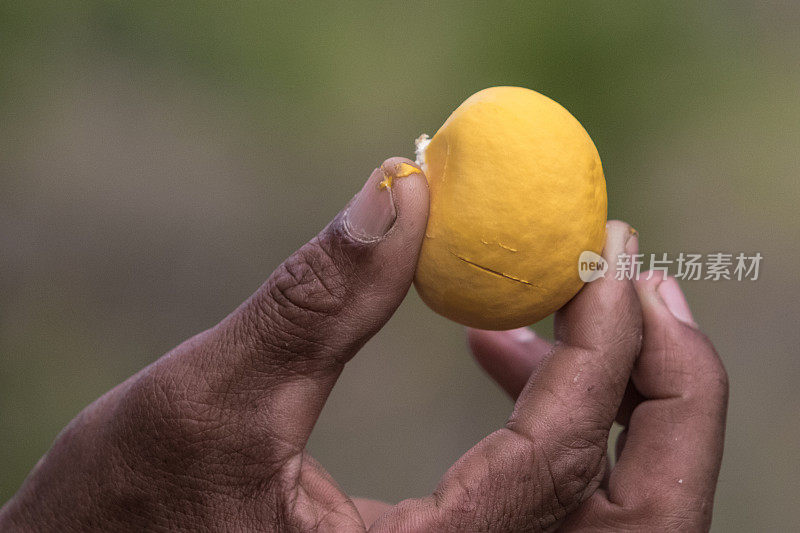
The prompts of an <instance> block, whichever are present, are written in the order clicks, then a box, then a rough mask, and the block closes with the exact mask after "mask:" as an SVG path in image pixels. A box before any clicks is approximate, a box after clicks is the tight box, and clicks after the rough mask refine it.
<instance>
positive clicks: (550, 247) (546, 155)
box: [387, 87, 607, 329]
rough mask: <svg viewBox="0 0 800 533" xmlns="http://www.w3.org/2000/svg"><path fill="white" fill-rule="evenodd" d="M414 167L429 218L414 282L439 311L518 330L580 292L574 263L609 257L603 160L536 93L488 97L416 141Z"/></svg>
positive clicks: (510, 90)
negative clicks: (424, 186) (588, 254)
mask: <svg viewBox="0 0 800 533" xmlns="http://www.w3.org/2000/svg"><path fill="white" fill-rule="evenodd" d="M417 163H418V164H420V165H421V167H422V169H423V170H424V171H425V175H426V177H427V179H428V186H429V191H430V213H429V216H428V226H427V228H426V237H427V238H426V239H424V240H423V244H422V249H421V252H420V259H419V263H418V265H417V272H416V276H415V279H414V283H415V285H416V288H417V291H418V292H419V294H420V296H421V297H422V299H423V301H425V303H427V304H428V305H429V306H430V307H431V308H432V309H434V310H435V311H436V312H438V313H440V314H442V315H444V316H446V317H448V318H450V319H452V320H455V321H457V322H460V323H462V324H466V325H469V326H473V327H478V328H482V329H510V328H515V327H519V326H524V325H528V324H532V323H534V322H536V321H538V320H540V319H541V318H544V317H545V316H547V315H549V314H550V313H552V312H553V311H555V310H556V309H558V308H559V307H561V306H562V305H564V304H565V303H566V302H567V301H568V300H569V299H570V298H572V297H573V296H574V295H575V293H577V292H578V290H579V289H580V288H581V286H582V285H583V283H582V282H581V280H580V278H579V276H578V257H579V256H580V254H581V252H583V251H585V250H591V251H593V252H596V253H600V252H601V251H602V248H603V242H604V239H605V221H606V202H607V200H606V189H605V178H604V177H603V170H602V165H601V163H600V157H599V155H598V154H597V149H596V148H595V146H594V144H593V143H592V140H591V138H590V137H589V135H588V134H587V133H586V131H585V130H584V129H583V127H582V126H581V125H580V123H579V122H578V121H577V120H576V119H575V118H574V117H573V116H572V115H570V114H569V112H568V111H567V110H566V109H564V108H563V107H561V106H560V105H558V104H557V103H556V102H554V101H553V100H550V99H549V98H547V97H545V96H542V95H541V94H539V93H536V92H534V91H531V90H529V89H523V88H519V87H493V88H490V89H485V90H483V91H480V92H478V93H476V94H474V95H472V96H471V97H469V98H468V99H467V100H466V101H465V102H464V103H462V104H461V105H460V106H459V107H458V109H456V110H455V111H454V112H453V113H452V114H451V115H450V117H449V118H448V119H447V121H445V123H444V124H443V125H442V127H441V128H439V131H438V132H436V135H434V136H433V137H432V138H428V137H427V136H421V137H420V138H419V139H417ZM408 166H410V165H408ZM412 168H413V167H412ZM414 170H416V169H414ZM387 186H391V178H389V179H388V183H387Z"/></svg>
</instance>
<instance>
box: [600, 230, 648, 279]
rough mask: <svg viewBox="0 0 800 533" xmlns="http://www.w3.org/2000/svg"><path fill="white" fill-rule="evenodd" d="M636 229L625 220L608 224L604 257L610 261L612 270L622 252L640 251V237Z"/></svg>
mask: <svg viewBox="0 0 800 533" xmlns="http://www.w3.org/2000/svg"><path fill="white" fill-rule="evenodd" d="M638 235H639V234H638V233H636V230H634V229H633V228H631V227H630V226H628V225H627V224H625V223H624V222H618V221H611V222H609V223H607V224H606V246H605V248H604V249H603V257H604V258H605V260H606V261H608V265H609V267H610V269H611V271H612V272H614V271H615V269H616V265H617V263H618V262H619V260H620V255H622V254H628V255H632V254H636V253H638V251H639V238H638Z"/></svg>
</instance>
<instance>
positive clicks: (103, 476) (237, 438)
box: [0, 159, 725, 531]
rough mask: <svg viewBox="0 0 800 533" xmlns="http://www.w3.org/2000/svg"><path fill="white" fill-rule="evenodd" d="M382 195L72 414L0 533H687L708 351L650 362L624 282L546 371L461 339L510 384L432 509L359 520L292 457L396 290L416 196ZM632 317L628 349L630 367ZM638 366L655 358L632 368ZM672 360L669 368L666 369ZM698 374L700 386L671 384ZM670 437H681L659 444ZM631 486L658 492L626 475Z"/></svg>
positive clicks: (616, 239)
mask: <svg viewBox="0 0 800 533" xmlns="http://www.w3.org/2000/svg"><path fill="white" fill-rule="evenodd" d="M399 161H400V160H398V159H395V160H389V161H387V162H386V163H385V164H384V165H383V166H384V168H387V169H389V170H391V169H392V168H394V165H395V164H396V163H397V162H399ZM382 177H383V176H382V173H381V172H378V171H376V172H375V173H373V175H372V176H371V177H370V179H369V180H368V182H367V184H366V185H365V187H364V189H362V191H361V193H360V194H359V195H358V196H357V197H356V199H355V200H354V201H353V202H352V203H351V205H350V207H349V208H347V209H345V211H344V212H343V213H341V214H340V215H339V216H337V217H336V218H335V219H334V221H333V222H332V223H331V224H330V225H329V226H328V227H327V228H326V229H325V230H323V232H322V233H321V234H320V235H319V236H318V237H316V238H315V239H313V240H312V241H311V242H310V243H309V244H307V245H306V246H304V247H303V248H301V249H300V250H299V251H298V252H297V253H295V254H294V255H293V256H292V257H291V258H289V259H288V260H287V261H286V262H285V263H284V264H283V265H281V267H279V268H278V269H277V270H276V271H275V272H274V273H273V274H272V276H270V278H269V280H268V281H267V282H266V283H265V284H264V285H263V286H262V287H261V288H260V289H259V290H258V291H257V292H256V293H255V294H254V295H253V296H252V297H251V298H250V299H249V300H248V301H247V302H245V303H244V304H243V305H242V306H241V307H240V308H239V309H237V310H236V311H235V312H234V313H232V314H231V315H230V316H229V317H227V318H226V319H225V320H223V321H222V322H221V323H220V324H219V325H217V326H215V327H214V328H212V329H211V330H208V331H206V332H204V333H202V334H200V335H198V336H196V337H194V338H193V339H190V340H189V341H187V342H185V343H184V344H182V345H180V346H179V347H177V348H176V349H175V350H173V351H172V352H170V353H168V354H167V355H165V356H164V357H162V358H161V359H159V360H158V361H156V362H155V363H154V364H153V365H151V366H149V367H148V368H146V369H144V370H143V371H141V372H140V373H139V374H137V375H135V376H134V377H132V378H131V379H129V380H128V381H126V382H125V383H123V384H121V385H120V386H118V387H117V388H115V389H113V390H112V391H110V392H109V393H108V394H106V395H105V396H103V397H102V398H100V399H99V400H98V401H97V402H95V403H94V404H92V405H91V406H89V407H88V408H87V409H86V410H85V411H83V412H82V413H81V414H80V415H79V416H78V417H77V418H76V419H75V420H74V421H73V422H72V423H71V424H70V425H69V426H68V427H67V428H66V429H65V430H64V432H62V434H61V435H60V437H59V438H58V440H57V441H56V443H55V444H54V446H53V448H52V449H51V450H50V452H48V454H47V455H46V456H45V457H44V458H43V459H42V460H41V461H40V463H39V464H38V465H37V467H36V468H35V469H34V471H33V472H32V473H31V475H30V476H29V478H28V479H27V480H26V482H25V484H24V485H23V487H22V488H21V489H20V491H19V493H18V494H17V495H16V496H15V497H14V498H13V499H12V500H11V501H10V502H9V503H8V504H7V505H6V506H5V507H4V508H3V509H2V510H1V511H0V529H3V530H6V529H14V528H15V527H16V528H17V529H35V530H81V531H87V530H93V529H101V530H141V529H145V528H149V529H155V530H180V529H186V530H198V529H200V530H208V529H211V530H218V529H224V530H229V529H236V530H247V529H253V530H265V529H266V530H274V529H278V530H302V531H305V530H312V529H320V530H335V531H363V530H364V529H365V527H366V526H367V525H368V524H369V523H370V522H372V518H373V517H372V516H367V515H368V514H369V513H375V512H376V511H378V512H379V513H380V514H381V516H380V517H379V518H378V520H377V522H376V523H375V524H373V526H372V527H373V528H374V529H375V530H389V531H399V530H403V531H406V530H418V531H431V530H537V529H548V528H552V527H553V526H555V525H557V524H559V523H561V524H565V525H579V526H580V525H597V524H599V525H608V526H609V527H611V528H614V527H615V524H625V525H630V524H636V523H637V522H635V519H637V517H638V520H639V522H638V523H642V524H651V523H652V524H657V522H655V520H662V519H664V520H673V521H674V520H676V516H679V517H684V516H685V517H687V518H686V520H687V522H685V523H690V522H688V520H690V519H693V517H695V515H694V514H691V512H693V510H694V508H689V507H686V506H682V505H683V504H684V503H685V502H689V501H691V502H695V498H698V497H699V496H698V495H702V496H703V497H705V498H706V499H705V500H704V499H700V500H698V501H700V502H701V503H702V502H708V505H706V506H701V507H702V508H701V510H700V512H699V513H698V514H697V516H698V517H700V518H703V517H707V515H708V513H709V511H710V494H712V493H713V483H714V478H715V476H716V469H717V468H718V462H719V452H720V447H721V440H720V438H721V428H722V425H723V421H722V419H723V417H724V406H722V405H721V404H722V403H724V402H722V400H724V390H725V387H724V380H722V378H723V377H724V373H720V372H721V370H720V369H721V366H719V363H718V361H717V360H716V359H715V358H712V357H711V355H709V354H713V352H711V351H710V348H707V351H704V352H702V353H693V354H689V352H683V351H680V350H676V349H675V348H676V347H681V346H684V344H675V345H673V344H672V341H670V342H668V343H667V344H665V345H656V344H652V346H651V343H654V342H655V341H649V340H648V339H659V340H663V339H667V340H669V337H668V336H667V335H666V333H664V332H663V331H661V330H660V329H658V328H656V329H652V328H654V327H655V326H653V325H652V324H653V323H654V322H653V320H655V324H656V325H660V326H659V327H662V328H663V327H665V326H664V324H668V325H669V324H672V322H668V320H674V319H673V318H670V317H671V316H672V315H669V314H668V312H667V313H665V312H663V311H658V309H662V308H663V306H662V308H659V307H657V306H658V305H661V304H660V300H657V299H656V298H655V297H653V298H651V300H648V299H646V298H644V297H642V298H641V301H642V302H643V303H642V304H641V307H640V303H639V302H640V298H638V297H637V295H636V293H635V291H634V289H633V285H632V283H631V282H627V281H616V280H614V279H611V278H608V279H604V280H601V281H597V282H593V283H592V284H590V285H589V286H587V287H586V288H585V289H584V290H583V291H581V293H580V294H579V295H578V296H577V297H576V298H575V299H573V301H572V302H570V304H568V305H567V306H566V307H565V309H564V310H562V311H561V312H560V313H559V317H558V320H557V328H556V331H557V339H558V343H557V344H556V347H555V348H553V349H552V350H550V353H549V355H547V356H546V357H544V356H543V350H536V349H535V347H536V346H539V348H543V346H542V344H541V343H540V342H538V341H537V342H534V343H530V348H531V349H529V350H522V349H520V347H519V346H517V349H513V350H512V349H510V348H508V349H501V348H503V346H506V347H508V346H510V345H509V344H508V341H509V338H508V337H504V335H505V336H507V335H511V334H508V333H484V332H475V333H473V344H474V343H475V341H476V339H477V340H478V341H480V340H481V339H483V341H485V342H484V348H485V349H484V351H483V352H481V350H480V349H478V350H476V355H478V356H479V358H481V360H482V361H484V362H486V363H487V366H490V368H491V365H494V367H493V368H494V371H493V373H494V375H496V376H497V377H498V378H499V379H501V382H502V383H503V384H504V385H505V386H506V387H507V388H509V390H511V391H512V392H514V393H518V392H520V391H519V388H521V387H520V383H521V382H523V381H527V382H528V384H527V386H525V389H524V390H523V391H522V392H521V393H520V394H519V399H518V401H517V405H516V408H515V410H514V414H513V415H512V417H511V419H510V420H509V422H508V424H507V426H506V427H505V428H503V429H500V430H498V431H497V432H495V433H493V434H492V435H490V436H489V437H487V438H486V439H484V440H483V441H481V442H480V443H479V444H478V445H477V446H476V447H474V448H473V449H472V450H471V451H470V452H468V453H467V454H466V455H465V456H464V457H463V458H462V459H461V460H460V461H459V462H458V463H456V465H454V466H453V467H452V468H451V469H450V471H449V472H448V473H447V475H446V476H445V477H444V479H443V480H442V483H441V485H440V486H439V488H438V489H437V490H436V491H435V493H434V494H433V495H431V496H429V497H427V498H422V499H419V500H408V501H405V502H402V503H401V504H399V505H398V506H396V507H392V508H388V509H385V508H380V507H379V505H380V504H371V505H370V504H367V503H364V502H359V504H358V505H359V508H360V509H361V510H362V513H359V510H358V509H357V507H356V505H355V504H354V503H353V501H351V500H350V499H349V498H348V497H347V496H346V495H344V494H343V493H342V492H341V491H340V490H339V489H338V487H337V486H336V484H335V483H334V482H333V480H332V479H330V477H329V476H328V475H327V474H326V473H325V471H324V470H323V469H322V468H321V467H320V466H319V465H318V464H316V463H315V462H314V461H313V459H311V458H310V457H309V456H308V455H307V454H306V452H305V451H304V446H305V443H306V441H307V439H308V436H309V434H310V432H311V429H312V427H313V424H314V422H315V420H316V418H317V416H318V414H319V412H320V410H321V409H322V406H323V404H324V402H325V399H326V398H327V396H328V394H329V392H330V390H331V388H332V387H333V384H334V383H335V381H336V378H337V377H338V375H339V373H340V372H341V370H342V367H343V365H344V363H345V362H346V361H347V360H349V359H350V358H351V357H352V356H353V355H354V353H355V352H356V351H357V350H358V349H359V348H360V347H361V345H363V343H364V342H366V340H367V339H368V338H369V337H370V336H371V335H373V334H374V333H375V332H376V331H377V330H378V329H379V328H380V327H381V326H382V325H383V324H384V323H385V322H386V320H388V318H389V316H390V315H391V314H392V312H393V311H394V309H395V308H396V307H397V305H399V303H400V301H401V300H402V298H403V296H404V295H405V293H406V291H407V290H408V287H409V285H410V282H411V279H412V277H413V270H414V266H415V264H416V259H417V254H418V250H419V244H420V242H421V240H422V234H423V232H424V227H425V219H426V214H427V188H426V186H425V180H424V177H423V176H422V175H421V174H418V175H413V176H410V177H408V178H403V179H399V180H396V181H395V183H394V185H393V188H392V189H391V190H390V191H387V190H385V189H384V190H380V189H378V187H377V184H378V182H379V181H381V179H382ZM629 235H630V234H629V233H628V232H627V226H624V225H622V224H619V223H612V224H611V225H610V227H609V240H608V244H607V246H606V251H605V252H604V254H605V255H606V257H607V259H609V260H611V258H613V257H615V256H616V255H617V254H618V253H619V252H621V251H622V250H623V249H624V247H625V242H626V239H627V237H628V236H629ZM629 242H630V241H629ZM611 262H612V265H613V260H612V261H611ZM645 290H646V287H643V288H641V289H640V291H639V294H640V295H643V294H648V293H646V292H643V291H645ZM648 306H649V307H648ZM642 310H644V317H645V320H644V324H645V332H646V333H647V335H646V337H645V343H644V344H645V350H644V352H643V354H642V356H641V358H640V360H639V362H638V363H636V366H635V368H634V361H635V360H636V356H637V355H638V353H639V349H640V341H641V334H642V316H643V313H642ZM652 317H655V318H652ZM665 320H667V322H665ZM672 326H674V324H672ZM672 326H670V327H672ZM686 327H687V328H689V326H686ZM651 330H652V331H653V333H652V334H650V333H648V332H649V331H651ZM664 331H673V330H672V329H666V330H664ZM693 331H694V330H693ZM683 334H684V335H686V333H685V332H684V333H683ZM699 335H700V334H699V333H697V337H698V338H700V337H699ZM678 341H681V342H683V341H682V340H681V339H678V340H676V341H675V342H676V343H678ZM476 346H477V344H476ZM686 346H687V347H689V348H692V349H694V345H686ZM703 346H706V347H707V345H703ZM667 348H669V350H667ZM548 349H549V348H548ZM492 350H494V352H492ZM490 352H492V353H493V355H492V354H490ZM523 352H524V354H525V355H523ZM481 354H483V355H481ZM645 354H655V355H650V356H649V357H650V360H651V362H649V363H648V362H646V361H647V358H646V356H645ZM687 357H689V358H688V359H687ZM673 361H677V370H675V369H673V371H669V368H670V367H669V366H668V365H667V363H670V362H673ZM712 362H714V364H715V365H716V366H714V365H712V364H711V363H712ZM537 363H538V364H537ZM698 363H700V364H701V369H702V371H703V373H702V374H698V375H693V374H686V373H685V369H686V368H688V366H684V365H693V366H692V367H691V368H692V369H694V368H695V366H696V365H697V364H698ZM533 367H537V370H536V372H535V375H534V376H533V377H531V378H530V379H527V374H529V373H530V372H531V370H532V368H533ZM662 367H663V368H667V369H668V371H667V372H664V370H663V368H662ZM654 369H655V370H654ZM632 371H633V374H631V372H632ZM653 373H656V374H658V376H656V378H653V376H651V374H653ZM661 374H665V375H661ZM503 376H505V377H503ZM712 377H713V379H712ZM506 378H508V379H506ZM695 378H696V379H695ZM629 379H632V381H633V384H634V386H635V388H636V389H638V391H639V392H640V393H641V394H642V395H643V396H644V397H645V398H648V399H646V400H644V401H641V403H639V404H638V405H637V406H636V407H635V408H634V409H633V410H632V412H633V414H632V415H631V420H630V430H629V433H630V436H629V437H628V439H627V445H626V448H625V451H624V453H623V455H622V457H621V458H620V461H619V463H618V464H617V466H616V468H615V469H614V471H612V474H611V477H610V478H609V479H608V481H607V482H603V474H604V471H605V469H606V466H605V447H606V441H607V436H608V429H609V427H610V425H611V422H612V421H613V419H614V417H615V416H616V415H617V409H618V407H619V406H620V403H621V402H622V398H623V395H624V393H625V389H626V384H627V383H628V381H629ZM709 383H710V384H711V385H713V386H711V387H710V388H709V386H708V384H709ZM701 385H702V386H701ZM631 390H633V389H631ZM698 391H699V392H698ZM714 391H716V393H715V392H714ZM698 394H699V395H702V396H704V397H705V398H707V401H708V403H703V402H702V401H701V402H699V403H698ZM629 396H631V398H629V399H628V400H627V402H628V403H631V405H632V402H634V401H635V400H634V399H633V398H632V395H630V394H629ZM706 405H708V406H712V407H714V406H716V407H714V408H707V407H706ZM700 408H702V409H701V410H700V411H698V409H700ZM653 412H655V414H653ZM637 413H643V414H642V415H639V414H637ZM687 413H690V414H692V415H694V416H693V417H688V416H686V415H687ZM697 413H701V414H702V416H698V415H697ZM620 416H624V410H623V411H621V415H620ZM681 417H684V418H681ZM642 418H643V419H644V420H641V421H640V419H642ZM698 418H699V419H701V420H703V421H704V425H703V427H702V428H701V429H698V428H697V427H696V426H697V425H698V424H699V423H700V420H698ZM684 420H685V422H683V421H684ZM656 421H659V422H656ZM712 422H713V423H712ZM682 423H683V424H685V425H686V426H687V427H690V426H689V425H691V427H690V429H691V431H690V432H689V433H688V434H685V435H684V434H682V433H681V434H680V435H678V433H677V429H678V428H679V427H682V426H681V424H682ZM675 436H678V437H679V440H677V441H674V444H673V441H669V440H668V439H669V438H670V437H673V438H674V437H675ZM665 439H666V440H665ZM681 439H686V440H685V441H684V440H681ZM658 446H661V448H664V449H665V450H668V451H670V452H673V453H672V455H673V456H675V457H678V458H680V460H681V462H680V464H679V465H675V464H674V461H673V462H671V464H672V465H673V466H674V467H675V468H677V469H678V470H672V469H670V468H667V467H668V464H667V462H665V461H664V459H665V457H666V453H667V452H666V451H665V450H662V449H660V448H658ZM642 450H645V451H648V450H649V451H652V450H656V451H655V453H656V455H657V457H658V458H659V460H660V461H661V462H660V463H659V464H658V465H656V466H655V467H653V466H643V465H645V464H646V463H645V461H646V457H648V456H647V455H646V453H645V452H643V451H642ZM695 450H697V452H698V453H695ZM675 453H677V455H675ZM643 456H644V457H645V459H643V458H642V457H643ZM626 465H627V466H626ZM643 468H648V469H649V472H651V473H655V474H658V475H656V476H655V477H653V476H652V475H651V476H649V477H648V476H642V469H643ZM661 470H663V472H661ZM673 474H678V475H680V476H683V477H680V479H681V480H683V483H681V484H678V485H679V487H682V488H684V489H686V490H685V491H684V492H680V490H677V491H671V492H668V493H666V495H667V496H669V498H668V500H667V501H665V502H662V501H660V500H659V499H658V496H659V495H660V494H662V493H663V491H661V489H662V484H663V479H665V478H666V477H668V476H669V475H673ZM634 483H635V485H634ZM605 487H607V488H605ZM708 487H710V489H708ZM701 489H702V490H701ZM631 491H637V492H636V494H632V493H631ZM684 496H685V499H684ZM637 498H638V499H637ZM662 510H663V513H657V512H656V511H662ZM651 512H652V514H650V515H648V514H647V513H651ZM676 513H678V515H676ZM681 513H682V514H681ZM617 519H618V521H617V522H615V521H614V520H617ZM704 519H705V518H704ZM649 520H653V522H650V521H649ZM698 520H699V519H698ZM691 523H692V524H702V523H703V522H702V521H695V522H691Z"/></svg>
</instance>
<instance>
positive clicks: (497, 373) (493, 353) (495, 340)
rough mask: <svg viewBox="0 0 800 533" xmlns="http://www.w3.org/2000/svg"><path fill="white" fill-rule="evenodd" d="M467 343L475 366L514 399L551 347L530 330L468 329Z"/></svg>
mask: <svg viewBox="0 0 800 533" xmlns="http://www.w3.org/2000/svg"><path fill="white" fill-rule="evenodd" d="M467 342H468V343H469V347H470V350H471V351H472V355H473V356H475V360H476V361H478V364H480V365H481V367H483V369H484V370H485V371H486V373H487V374H489V375H490V376H491V377H492V379H494V380H495V381H496V382H497V384H498V385H500V386H501V387H502V388H503V389H504V390H505V391H506V392H507V393H508V395H509V396H511V398H512V399H514V400H516V399H517V397H518V396H519V393H520V392H522V389H523V388H524V387H525V384H526V383H527V382H528V378H530V377H531V374H532V373H533V371H534V370H535V369H536V367H537V366H538V365H539V363H540V362H541V361H542V360H543V359H544V358H545V356H546V355H547V354H548V353H549V352H550V350H551V349H552V348H553V345H552V344H550V343H549V342H547V341H546V340H544V339H542V338H541V337H539V336H538V335H536V333H534V332H533V330H531V329H530V328H518V329H512V330H508V331H488V330H482V329H473V328H467Z"/></svg>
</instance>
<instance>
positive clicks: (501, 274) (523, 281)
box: [447, 249, 541, 289]
mask: <svg viewBox="0 0 800 533" xmlns="http://www.w3.org/2000/svg"><path fill="white" fill-rule="evenodd" d="M447 251H448V252H450V253H451V254H453V255H454V256H456V257H457V258H458V259H460V260H461V261H464V262H465V263H467V264H468V265H470V266H472V267H475V268H477V269H479V270H482V271H484V272H488V273H489V274H494V275H495V276H500V277H501V278H506V279H508V280H511V281H516V282H517V283H524V284H525V285H528V286H530V287H536V288H537V289H541V287H539V286H538V285H536V284H535V283H531V282H530V281H527V280H524V279H522V278H518V277H516V276H512V275H511V274H506V273H505V272H500V271H499V270H493V269H491V268H488V267H485V266H483V265H479V264H478V263H475V262H474V261H470V260H469V259H467V258H466V257H463V256H461V255H459V254H457V253H455V252H454V251H453V250H449V249H448V250H447Z"/></svg>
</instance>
